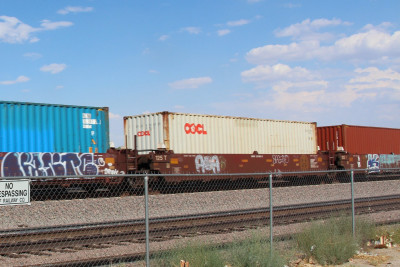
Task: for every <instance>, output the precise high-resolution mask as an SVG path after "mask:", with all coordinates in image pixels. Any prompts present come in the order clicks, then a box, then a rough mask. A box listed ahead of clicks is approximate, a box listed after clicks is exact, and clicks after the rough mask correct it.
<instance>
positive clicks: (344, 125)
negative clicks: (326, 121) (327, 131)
mask: <svg viewBox="0 0 400 267" xmlns="http://www.w3.org/2000/svg"><path fill="white" fill-rule="evenodd" d="M328 127H358V128H374V129H387V130H399V129H400V128H390V127H380V126H365V125H349V124H338V125H325V126H318V128H328Z"/></svg>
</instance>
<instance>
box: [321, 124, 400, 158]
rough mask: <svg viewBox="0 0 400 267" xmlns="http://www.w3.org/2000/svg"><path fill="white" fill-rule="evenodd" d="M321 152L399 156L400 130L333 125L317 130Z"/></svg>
mask: <svg viewBox="0 0 400 267" xmlns="http://www.w3.org/2000/svg"><path fill="white" fill-rule="evenodd" d="M317 135H318V137H317V142H318V146H319V149H320V150H321V151H341V150H344V151H347V152H349V153H352V154H392V153H394V154H400V129H394V128H381V127H367V126H354V125H344V124H343V125H335V126H324V127H318V128H317Z"/></svg>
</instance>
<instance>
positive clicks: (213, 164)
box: [195, 155, 221, 173]
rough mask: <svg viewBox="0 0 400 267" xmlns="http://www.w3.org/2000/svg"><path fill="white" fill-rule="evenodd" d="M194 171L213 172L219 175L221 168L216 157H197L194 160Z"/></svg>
mask: <svg viewBox="0 0 400 267" xmlns="http://www.w3.org/2000/svg"><path fill="white" fill-rule="evenodd" d="M195 164H196V171H197V172H198V173H206V172H213V173H219V172H220V171H221V166H220V163H219V159H218V156H203V155H197V156H196V158H195Z"/></svg>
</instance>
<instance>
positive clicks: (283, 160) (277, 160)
mask: <svg viewBox="0 0 400 267" xmlns="http://www.w3.org/2000/svg"><path fill="white" fill-rule="evenodd" d="M272 160H273V164H288V163H289V156H288V155H272Z"/></svg>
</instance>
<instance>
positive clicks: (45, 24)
mask: <svg viewBox="0 0 400 267" xmlns="http://www.w3.org/2000/svg"><path fill="white" fill-rule="evenodd" d="M72 25H73V23H72V22H68V21H59V22H51V21H49V20H44V21H42V24H41V27H39V28H34V27H32V26H30V25H28V24H25V23H23V22H22V21H20V20H19V19H17V18H15V17H8V16H0V41H2V42H5V43H11V44H13V43H23V42H31V43H34V42H37V41H39V38H37V37H36V36H33V34H34V33H36V32H41V31H47V30H55V29H58V28H60V27H70V26H72Z"/></svg>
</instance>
